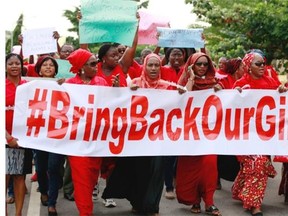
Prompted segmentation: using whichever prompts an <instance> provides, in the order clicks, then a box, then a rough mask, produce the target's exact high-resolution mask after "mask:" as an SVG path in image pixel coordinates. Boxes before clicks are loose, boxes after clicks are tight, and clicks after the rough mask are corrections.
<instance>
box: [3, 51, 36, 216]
mask: <svg viewBox="0 0 288 216" xmlns="http://www.w3.org/2000/svg"><path fill="white" fill-rule="evenodd" d="M22 71H23V60H22V58H21V56H20V55H18V54H14V53H10V54H8V55H7V56H6V88H5V89H6V94H5V96H6V101H5V103H6V104H5V105H6V109H5V117H6V118H5V120H6V121H5V123H6V124H5V126H6V133H5V138H6V146H5V147H6V191H7V187H8V183H9V180H10V178H13V183H14V196H15V207H16V211H15V215H16V216H21V215H22V208H23V204H24V198H25V193H26V185H25V175H26V174H30V173H32V151H31V149H27V148H20V147H19V146H18V143H17V141H18V140H17V137H13V136H12V123H13V113H14V104H15V96H16V89H17V86H19V85H22V84H24V83H25V82H26V81H25V80H21V74H22ZM6 215H8V212H7V203H6Z"/></svg>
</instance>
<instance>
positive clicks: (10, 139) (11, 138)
mask: <svg viewBox="0 0 288 216" xmlns="http://www.w3.org/2000/svg"><path fill="white" fill-rule="evenodd" d="M12 140H14V137H13V136H11V137H10V138H9V139H6V141H7V144H9V143H10V142H11V141H12Z"/></svg>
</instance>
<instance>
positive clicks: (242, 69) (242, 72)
mask: <svg viewBox="0 0 288 216" xmlns="http://www.w3.org/2000/svg"><path fill="white" fill-rule="evenodd" d="M236 73H237V75H238V77H242V76H243V75H244V64H243V63H242V62H241V63H240V66H239V68H238V69H237V71H236Z"/></svg>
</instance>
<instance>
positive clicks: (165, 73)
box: [161, 65, 184, 83]
mask: <svg viewBox="0 0 288 216" xmlns="http://www.w3.org/2000/svg"><path fill="white" fill-rule="evenodd" d="M183 70H184V65H183V66H181V67H180V71H178V72H177V71H176V70H175V69H174V68H172V67H171V66H163V67H162V68H161V79H163V80H167V81H170V82H174V83H177V82H178V80H179V78H180V76H181V74H182V73H183Z"/></svg>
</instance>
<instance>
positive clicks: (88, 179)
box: [66, 49, 108, 216]
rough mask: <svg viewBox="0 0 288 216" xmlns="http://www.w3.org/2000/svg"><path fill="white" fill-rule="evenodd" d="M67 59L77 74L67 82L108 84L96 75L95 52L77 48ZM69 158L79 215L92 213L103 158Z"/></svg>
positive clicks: (96, 61) (72, 70) (73, 71)
mask: <svg viewBox="0 0 288 216" xmlns="http://www.w3.org/2000/svg"><path fill="white" fill-rule="evenodd" d="M67 60H68V61H69V62H70V64H71V65H72V67H71V69H70V71H71V72H72V73H75V74H76V75H75V77H72V78H70V79H68V80H66V83H74V84H82V85H98V86H108V84H107V82H106V81H105V80H104V79H103V78H102V77H99V76H96V73H97V63H98V60H97V58H96V56H95V55H94V54H93V53H91V52H89V51H87V50H85V49H77V50H75V51H74V52H72V53H71V54H70V55H69V57H68V58H67ZM68 160H69V163H70V167H71V174H72V181H73V185H74V198H75V202H76V206H77V208H78V211H79V215H81V216H82V215H92V213H93V202H92V193H93V189H94V186H95V185H96V184H97V181H98V177H99V173H100V166H101V162H102V158H101V157H78V156H68Z"/></svg>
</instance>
